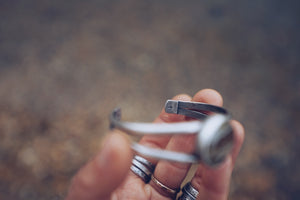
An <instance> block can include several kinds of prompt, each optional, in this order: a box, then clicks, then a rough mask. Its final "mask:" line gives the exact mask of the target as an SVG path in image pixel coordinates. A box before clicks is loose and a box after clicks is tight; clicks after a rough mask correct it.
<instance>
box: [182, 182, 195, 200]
mask: <svg viewBox="0 0 300 200" xmlns="http://www.w3.org/2000/svg"><path fill="white" fill-rule="evenodd" d="M198 194H199V192H198V191H197V190H196V189H195V188H194V187H193V186H192V185H191V182H188V183H187V184H185V186H184V187H183V188H182V195H181V196H180V197H179V198H178V200H196V199H197V196H198Z"/></svg>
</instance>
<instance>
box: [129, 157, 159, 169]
mask: <svg viewBox="0 0 300 200" xmlns="http://www.w3.org/2000/svg"><path fill="white" fill-rule="evenodd" d="M133 159H134V160H137V161H139V162H140V163H142V164H143V165H145V166H147V168H148V169H149V170H150V171H151V173H153V171H154V169H155V165H154V164H152V163H151V162H150V161H148V160H146V159H145V158H143V157H141V156H138V155H136V156H134V158H133Z"/></svg>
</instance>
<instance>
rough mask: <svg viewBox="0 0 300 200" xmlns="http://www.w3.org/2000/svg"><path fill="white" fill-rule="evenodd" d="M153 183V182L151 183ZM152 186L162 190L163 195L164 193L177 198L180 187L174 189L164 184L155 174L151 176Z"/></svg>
mask: <svg viewBox="0 0 300 200" xmlns="http://www.w3.org/2000/svg"><path fill="white" fill-rule="evenodd" d="M151 183H153V184H151ZM150 184H151V186H153V187H154V188H155V189H156V190H157V191H158V192H160V191H161V193H160V194H161V195H164V196H166V197H171V198H173V199H174V198H175V197H176V195H177V193H178V192H179V189H172V188H169V187H168V186H166V185H164V184H162V183H161V182H160V181H159V180H157V179H156V178H155V177H154V176H153V175H152V176H151V182H150Z"/></svg>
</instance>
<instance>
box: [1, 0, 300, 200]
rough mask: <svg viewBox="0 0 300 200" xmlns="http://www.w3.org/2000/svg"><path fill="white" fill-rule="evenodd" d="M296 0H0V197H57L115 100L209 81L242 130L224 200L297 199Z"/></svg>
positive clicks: (130, 111) (141, 115) (136, 115)
mask: <svg viewBox="0 0 300 200" xmlns="http://www.w3.org/2000/svg"><path fill="white" fill-rule="evenodd" d="M299 22H300V14H299V1H292V0H289V1H278V0H275V1H274V0H273V1H270V0H257V1H246V2H245V1H234V0H229V1H224V2H223V1H217V0H210V1H207V0H204V1H188V2H187V1H170V0H167V1H156V0H154V1H138V0H132V1H115V0H112V1H96V0H88V1H79V0H74V1H58V0H52V1H34V0H27V1H4V0H0V138H1V139H0V199H5V200H10V199H12V200H14V199H22V200H27V199H28V200H29V199H30V200H43V199H45V200H52V199H53V200H56V199H63V197H64V195H65V194H66V191H67V188H68V185H69V183H70V179H71V177H72V176H73V175H74V174H75V173H76V171H77V170H78V169H79V168H80V166H82V165H83V164H84V163H85V162H86V161H87V160H88V159H89V158H90V157H91V156H92V155H93V154H94V153H95V152H96V151H97V149H98V148H99V146H100V143H101V140H102V138H103V136H104V135H105V134H106V133H107V131H108V115H109V113H110V112H111V110H112V109H113V108H114V107H115V106H120V107H122V109H123V113H124V119H127V120H133V121H151V120H152V119H153V118H154V117H155V116H156V115H157V114H158V113H159V112H160V110H161V108H162V107H163V105H164V102H165V100H166V99H168V98H171V97H173V96H174V95H176V94H178V93H187V94H190V95H193V94H194V93H195V92H197V91H198V90H200V89H203V88H213V89H216V90H218V91H219V92H220V93H221V94H222V95H223V98H224V107H226V108H227V109H228V110H229V111H230V112H231V113H232V114H233V117H234V118H235V119H237V120H239V121H241V122H242V123H243V124H244V126H245V129H246V140H245V144H244V146H243V149H242V152H241V154H240V157H239V159H238V161H237V164H236V168H235V170H234V173H233V180H232V184H231V191H230V197H229V199H232V200H252V199H255V200H257V199H264V200H274V199H280V200H285V199H294V200H296V199H300V187H299V184H300V170H299V163H300V162H299V152H300V151H299V150H300V145H299V141H298V140H299V136H300V132H299V130H300V121H299V119H300V116H299V113H300V78H299V76H300V68H299V64H300V59H299V55H300V39H299V35H300V26H299Z"/></svg>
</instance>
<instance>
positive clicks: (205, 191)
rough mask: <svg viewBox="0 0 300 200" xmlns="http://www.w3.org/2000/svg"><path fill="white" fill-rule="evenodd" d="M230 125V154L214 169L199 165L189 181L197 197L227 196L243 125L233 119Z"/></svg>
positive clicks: (215, 197)
mask: <svg viewBox="0 0 300 200" xmlns="http://www.w3.org/2000/svg"><path fill="white" fill-rule="evenodd" d="M231 126H232V128H233V132H234V147H233V149H232V152H231V154H230V155H229V156H228V157H227V159H226V160H225V161H224V163H222V164H221V166H218V167H217V168H215V169H214V168H209V167H207V166H205V165H200V166H199V167H198V169H197V171H196V173H195V176H194V177H193V179H192V181H191V184H192V186H193V187H194V188H195V189H196V190H198V191H199V195H198V199H211V200H222V199H224V200H225V199H227V197H228V192H229V186H230V179H231V173H232V170H233V167H234V163H235V160H236V157H237V155H238V153H239V151H240V149H241V146H242V144H243V141H244V128H243V126H242V125H241V124H240V123H239V122H237V121H235V120H233V121H232V122H231Z"/></svg>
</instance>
